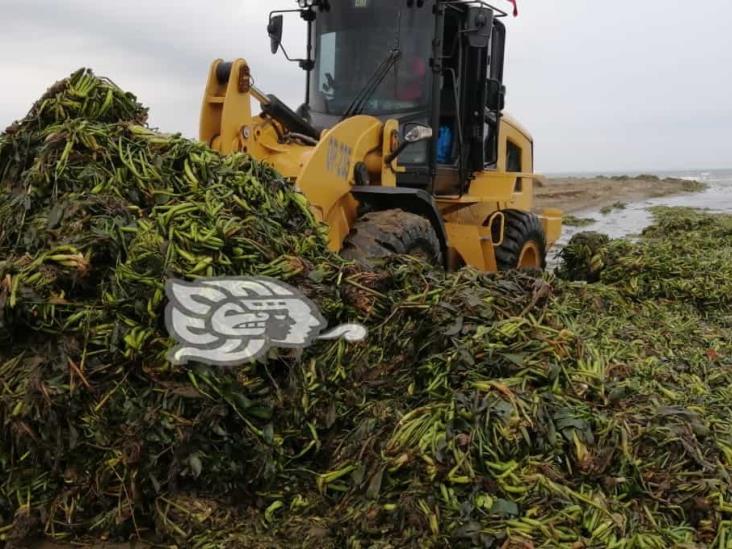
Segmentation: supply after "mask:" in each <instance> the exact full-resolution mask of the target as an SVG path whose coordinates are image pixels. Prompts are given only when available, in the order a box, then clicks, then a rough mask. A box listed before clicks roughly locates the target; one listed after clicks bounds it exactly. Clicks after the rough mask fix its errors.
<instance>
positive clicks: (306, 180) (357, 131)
mask: <svg viewBox="0 0 732 549" xmlns="http://www.w3.org/2000/svg"><path fill="white" fill-rule="evenodd" d="M383 134H384V125H383V124H382V122H381V121H380V120H378V119H377V118H373V117H371V116H354V117H353V118H348V119H346V120H344V121H343V122H341V123H340V124H338V125H337V126H335V127H333V128H332V129H331V130H329V131H327V132H326V133H324V135H323V136H322V138H321V139H320V143H319V144H318V145H317V146H316V147H315V151H314V152H313V153H312V155H311V156H310V157H309V158H308V161H307V163H306V164H305V166H304V167H303V169H302V171H301V172H300V174H299V175H298V177H297V180H296V185H297V188H298V189H299V190H301V191H302V192H303V193H304V194H305V196H307V197H308V200H309V201H310V203H311V204H312V207H313V211H314V212H315V213H316V215H317V217H318V218H319V219H321V220H323V221H324V222H325V223H326V224H327V225H328V227H329V229H330V248H331V249H332V250H334V251H340V249H341V247H342V245H343V241H344V240H345V239H346V237H347V236H348V234H349V233H350V232H351V228H352V227H353V223H354V222H355V221H356V217H357V214H358V202H357V201H356V200H355V199H354V198H353V196H352V195H351V186H352V185H353V181H354V167H355V165H356V164H357V163H358V162H362V161H363V160H364V159H365V158H366V157H367V156H369V155H370V154H373V153H374V152H378V151H380V150H381V147H382V137H383Z"/></svg>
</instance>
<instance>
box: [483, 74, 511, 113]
mask: <svg viewBox="0 0 732 549" xmlns="http://www.w3.org/2000/svg"><path fill="white" fill-rule="evenodd" d="M486 95H487V99H486V104H485V106H486V107H487V108H488V110H489V111H491V112H501V111H502V110H503V109H504V107H505V106H506V86H504V85H503V84H501V82H499V81H498V80H494V79H492V78H490V79H488V86H487V93H486Z"/></svg>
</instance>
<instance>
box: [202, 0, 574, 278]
mask: <svg viewBox="0 0 732 549" xmlns="http://www.w3.org/2000/svg"><path fill="white" fill-rule="evenodd" d="M298 4H299V9H296V10H286V11H284V12H273V13H272V14H270V21H269V25H268V32H269V35H270V38H271V42H272V52H273V53H276V52H277V51H278V50H280V49H282V50H284V48H283V44H282V34H283V26H284V25H283V23H284V16H285V15H287V14H291V13H295V14H299V16H300V17H302V19H304V20H305V21H306V22H307V26H308V44H307V52H308V54H307V57H306V58H305V59H299V60H296V61H298V62H299V63H300V66H301V67H302V68H303V69H304V70H305V71H306V75H307V78H306V80H307V83H306V93H305V103H304V104H303V105H302V106H301V107H300V108H299V109H298V110H297V111H293V110H291V109H290V108H289V107H287V106H286V105H285V104H283V103H282V102H281V101H280V100H278V99H277V98H276V97H274V96H272V95H265V93H263V92H262V91H260V90H259V89H258V88H257V87H256V86H255V85H254V84H253V81H254V79H253V78H252V72H251V69H250V67H249V65H248V64H247V63H246V61H244V60H243V59H238V60H236V61H234V62H232V63H225V62H223V61H221V60H218V61H215V62H214V63H213V65H212V67H211V71H210V74H209V77H208V84H207V86H206V92H205V97H204V102H203V111H202V116H201V129H200V134H201V135H200V137H201V139H202V140H203V141H205V142H207V143H209V144H210V145H211V146H212V147H213V148H214V149H216V150H219V151H220V152H222V153H223V154H231V153H234V152H245V153H248V154H250V155H252V156H253V157H255V158H257V159H258V160H260V161H264V162H267V163H269V164H271V165H272V166H274V168H275V169H276V170H277V171H279V173H280V174H281V175H282V176H283V177H285V178H287V179H288V180H290V181H291V182H292V183H293V184H294V185H295V186H296V187H297V189H299V190H300V191H301V192H302V193H304V194H305V196H306V197H307V198H308V200H309V201H310V203H311V205H312V209H313V212H314V213H315V215H316V216H317V217H318V219H320V220H322V221H323V222H324V223H325V224H326V225H327V226H328V228H329V239H330V247H331V249H333V250H334V251H336V252H340V253H342V254H343V255H345V256H346V257H349V258H352V259H357V260H362V261H369V260H371V259H375V258H381V257H385V256H387V255H390V254H410V255H419V256H421V257H423V258H425V259H426V260H428V261H431V262H434V263H435V264H441V265H443V266H444V267H446V268H448V269H456V268H460V267H462V266H464V265H470V266H472V267H475V268H477V269H480V270H484V271H497V270H508V269H514V268H528V269H541V268H544V267H545V265H546V253H547V250H548V249H549V248H550V247H551V246H552V245H553V244H554V243H555V242H556V240H557V239H558V238H559V236H560V233H561V226H562V224H561V212H558V211H555V210H550V211H544V212H541V213H537V212H534V211H533V185H534V174H533V141H532V139H531V137H530V136H529V134H528V133H527V132H526V131H525V130H524V129H522V128H521V126H520V125H519V124H518V123H517V122H515V121H514V120H513V119H511V118H510V117H509V116H508V115H506V114H505V113H504V112H503V111H504V98H505V87H504V85H503V60H504V51H505V43H506V40H505V38H506V31H505V26H504V25H503V23H502V22H501V18H502V17H503V16H505V15H506V14H505V12H503V11H502V10H500V9H498V8H495V7H493V6H490V5H488V4H486V3H483V2H475V1H470V2H467V1H466V2H461V1H457V2H456V1H454V0H449V1H448V0H400V1H399V2H395V1H394V0H299V2H298ZM285 55H287V53H286V52H285ZM288 59H289V57H288ZM253 105H257V106H258V109H257V110H256V112H255V111H253V110H252V108H253Z"/></svg>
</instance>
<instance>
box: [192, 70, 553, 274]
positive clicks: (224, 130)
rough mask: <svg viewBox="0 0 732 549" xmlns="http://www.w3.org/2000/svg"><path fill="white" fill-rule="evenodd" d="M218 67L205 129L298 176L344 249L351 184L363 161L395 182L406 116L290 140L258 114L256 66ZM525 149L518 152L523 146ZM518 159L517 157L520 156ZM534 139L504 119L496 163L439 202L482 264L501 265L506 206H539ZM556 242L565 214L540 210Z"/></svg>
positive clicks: (376, 180) (471, 261)
mask: <svg viewBox="0 0 732 549" xmlns="http://www.w3.org/2000/svg"><path fill="white" fill-rule="evenodd" d="M220 63H222V61H221V60H217V61H215V62H214V63H213V65H212V66H211V70H210V73H209V80H208V84H207V86H206V92H205V96H204V101H203V109H202V114H201V125H200V136H201V139H202V140H203V141H205V142H207V143H208V144H209V145H210V146H211V147H213V148H214V149H216V150H218V151H220V152H221V153H223V154H231V153H234V152H244V153H248V154H250V155H252V156H253V157H254V158H257V159H258V160H260V161H262V162H267V163H269V164H271V165H272V166H273V167H274V168H275V169H276V170H277V171H278V172H279V173H280V174H282V176H283V177H285V178H287V179H289V180H291V181H293V182H294V183H295V185H296V187H297V188H298V189H299V190H300V191H301V192H302V193H303V194H304V195H305V196H306V197H307V198H308V200H309V201H310V203H311V205H312V210H313V213H314V214H315V215H316V217H317V218H318V219H319V220H320V221H323V222H324V223H326V224H327V226H328V228H329V246H330V248H331V249H332V250H334V251H340V250H341V248H342V246H343V242H344V241H345V239H346V238H347V236H348V235H349V234H350V232H351V230H352V228H353V225H354V223H355V222H356V218H357V216H358V202H357V201H356V200H355V199H354V198H353V196H352V194H351V192H350V190H351V187H352V186H353V185H354V182H355V170H354V168H355V166H356V164H358V163H359V162H363V163H364V164H365V165H366V168H367V170H368V172H369V177H370V181H371V184H372V185H381V186H387V187H395V186H396V181H397V179H396V178H397V174H398V173H402V172H404V171H405V169H404V168H403V167H401V166H399V165H398V161H396V160H395V161H393V162H391V163H387V162H386V161H385V158H386V157H387V156H389V154H390V153H391V150H392V148H393V135H394V132H397V131H398V130H399V122H398V121H396V120H388V121H387V122H381V121H380V120H378V119H377V118H374V117H371V116H355V117H352V118H349V119H346V120H344V121H343V122H341V123H339V124H338V125H336V126H334V127H333V128H331V129H330V130H327V131H325V132H323V135H322V136H321V139H320V141H319V142H318V144H317V145H315V146H310V145H306V144H303V143H301V142H300V141H298V140H297V139H292V140H288V139H287V138H286V137H284V136H285V134H286V132H285V131H284V128H281V127H280V126H279V125H278V123H277V122H275V121H273V120H271V119H269V118H268V117H266V116H264V115H257V116H253V114H252V104H251V102H252V98H253V97H254V98H256V99H258V100H260V101H263V100H264V99H266V98H264V99H262V98H261V96H260V95H257V94H255V93H253V92H252V90H251V78H250V76H249V74H250V72H249V66H248V65H247V63H246V61H244V60H243V59H238V60H236V61H235V62H234V63H233V64H232V67H231V74H230V77H229V79H228V82H226V83H220V82H219V80H218V78H217V69H218V67H219V64H220ZM509 147H511V150H512V152H513V154H520V167H521V168H520V171H518V172H507V167H508V162H507V158H508V157H509ZM517 151H518V152H517ZM514 162H515V160H514ZM533 168H534V166H533V142H532V140H531V137H530V135H529V134H528V133H527V132H526V131H525V130H524V129H523V128H521V126H520V125H519V124H518V123H517V122H515V121H514V120H513V119H511V118H510V117H508V116H504V117H502V119H501V122H500V128H499V144H498V161H497V164H496V166H495V167H494V168H492V169H486V170H484V171H481V172H478V173H475V174H474V177H473V179H472V181H471V182H470V184H469V186H468V188H467V190H466V192H465V193H464V194H463V195H461V196H454V197H449V196H440V197H437V198H436V202H437V206H438V209H439V211H440V212H441V214H442V216H443V219H444V221H445V227H446V231H447V237H448V247H449V249H450V255H451V257H455V256H456V255H457V256H459V258H461V259H462V261H463V262H464V263H465V264H467V265H470V266H473V267H475V268H477V269H480V270H482V271H496V270H497V266H496V257H495V248H494V246H496V245H500V243H501V242H500V241H498V242H493V238H494V237H493V230H492V228H491V226H490V225H491V223H493V224H495V223H500V225H501V227H500V231H499V232H500V234H501V240H502V238H503V233H504V227H503V216H501V215H500V214H499V216H495V214H496V212H500V211H501V210H506V209H516V210H523V211H532V210H533V205H534V174H533ZM539 217H540V219H541V221H542V224H543V226H544V231H545V233H546V237H547V243H548V244H549V245H550V246H551V245H553V244H554V243H555V242H556V241H557V240H558V239H559V236H560V234H561V230H562V213H561V212H559V211H557V210H548V211H545V212H543V213H542V214H541V215H540V216H539Z"/></svg>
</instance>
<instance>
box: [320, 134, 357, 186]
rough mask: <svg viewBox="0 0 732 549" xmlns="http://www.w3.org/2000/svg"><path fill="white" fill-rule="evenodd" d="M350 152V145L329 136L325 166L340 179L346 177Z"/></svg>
mask: <svg viewBox="0 0 732 549" xmlns="http://www.w3.org/2000/svg"><path fill="white" fill-rule="evenodd" d="M352 154H353V149H352V148H351V147H350V146H348V145H346V144H345V143H341V142H340V141H338V140H337V139H335V138H333V137H331V138H330V139H329V140H328V157H327V158H326V161H325V168H326V169H327V170H328V171H329V172H331V173H334V174H336V175H337V176H338V177H340V178H341V179H348V171H349V168H350V167H351V155H352Z"/></svg>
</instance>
